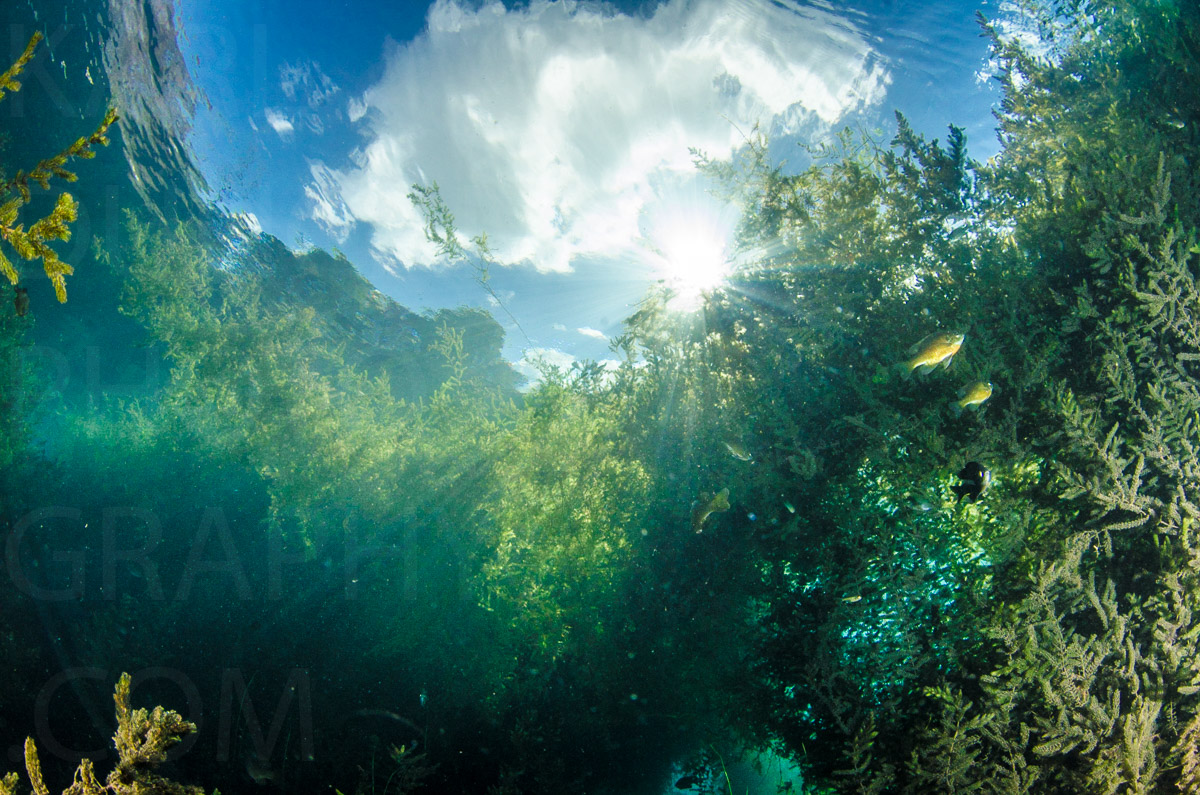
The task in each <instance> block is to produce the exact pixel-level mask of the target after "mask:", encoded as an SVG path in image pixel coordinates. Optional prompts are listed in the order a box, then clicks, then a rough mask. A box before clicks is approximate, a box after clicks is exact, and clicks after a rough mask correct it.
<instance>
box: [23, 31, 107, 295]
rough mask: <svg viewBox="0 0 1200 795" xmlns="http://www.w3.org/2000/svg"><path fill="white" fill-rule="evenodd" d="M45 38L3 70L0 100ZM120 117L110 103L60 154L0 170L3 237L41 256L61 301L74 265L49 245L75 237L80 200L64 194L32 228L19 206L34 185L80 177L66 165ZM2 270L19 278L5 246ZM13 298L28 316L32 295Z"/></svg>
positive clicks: (101, 140)
mask: <svg viewBox="0 0 1200 795" xmlns="http://www.w3.org/2000/svg"><path fill="white" fill-rule="evenodd" d="M41 40H42V34H41V33H35V34H34V35H33V37H32V38H31V39H30V40H29V44H28V45H26V47H25V52H23V53H22V54H21V56H20V57H19V58H18V59H17V61H16V63H14V64H13V65H12V66H11V67H9V69H8V71H6V72H4V74H0V100H2V99H3V98H4V95H5V93H6V92H12V91H20V90H21V83H20V81H18V80H17V78H18V77H19V76H20V75H21V72H22V71H23V70H24V69H25V67H26V65H27V64H28V63H29V61H30V59H32V58H33V54H34V50H36V49H37V46H38V43H39V42H41ZM116 120H117V111H116V109H115V108H109V109H108V112H107V113H105V114H104V119H103V120H102V121H101V122H100V125H99V126H98V127H97V128H96V131H95V132H93V133H92V134H91V135H89V136H87V137H85V138H80V139H79V140H77V141H75V143H73V144H71V145H70V146H68V147H67V148H66V149H64V150H63V151H62V152H59V153H58V154H57V155H54V156H53V157H49V158H46V159H45V160H42V161H40V162H38V163H37V165H35V166H34V167H33V168H32V169H31V170H30V171H28V172H26V171H20V170H18V171H17V172H16V173H15V174H13V175H12V176H11V177H9V176H7V175H5V174H4V172H3V171H0V179H3V180H4V181H3V183H0V202H2V203H0V238H3V239H4V241H5V242H6V243H8V245H9V246H11V247H12V249H13V250H14V251H15V252H16V254H17V256H18V257H19V258H20V259H23V260H26V261H31V262H32V261H36V260H39V259H40V260H41V261H42V269H43V270H44V271H45V272H46V276H47V278H49V279H50V281H51V283H52V284H53V285H54V295H55V296H56V297H57V298H58V301H59V303H64V302H65V301H66V300H67V281H66V277H67V276H70V275H71V274H72V273H73V272H74V270H73V269H72V268H71V266H70V265H68V264H67V263H65V262H63V261H62V260H61V259H59V258H58V254H57V253H55V251H54V249H52V248H50V246H49V245H48V243H49V242H50V241H54V240H59V241H63V242H65V241H67V240H70V239H71V223H72V222H73V221H75V218H76V214H77V213H78V203H77V202H76V201H75V199H74V198H73V197H72V196H71V194H69V193H65V192H64V193H60V194H59V195H58V199H57V200H56V201H55V203H54V209H53V210H51V211H50V213H49V214H47V215H46V216H44V217H43V218H41V219H39V220H37V221H34V222H33V223H32V224H30V226H29V228H28V229H26V228H25V225H24V224H19V223H17V220H18V218H19V217H20V212H21V208H22V207H24V206H25V205H27V204H29V202H30V201H32V199H33V195H32V193H31V191H30V187H31V186H32V185H36V186H37V187H40V188H41V189H42V190H49V189H50V180H52V179H61V180H63V181H64V182H74V181H75V180H76V179H77V177H76V175H75V173H74V172H72V171H68V170H67V168H66V165H67V163H68V162H70V161H71V160H72V159H75V158H82V159H90V158H93V157H95V156H96V153H95V152H94V151H92V147H94V146H97V145H99V146H108V137H107V133H108V128H109V127H111V126H112V125H113V124H114V123H115V122H116ZM0 274H3V275H4V276H5V277H7V278H8V280H9V282H11V283H12V284H13V286H14V287H16V285H17V283H18V282H19V281H20V279H21V277H20V274H19V273H18V272H17V269H16V268H15V267H14V266H13V264H12V261H11V260H9V258H8V257H6V256H5V255H4V252H3V251H0ZM15 302H16V311H17V314H18V315H24V314H25V313H26V312H27V311H28V309H29V298H28V294H27V293H26V292H25V290H24V288H20V287H17V293H16V298H15Z"/></svg>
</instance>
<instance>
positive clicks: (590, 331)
mask: <svg viewBox="0 0 1200 795" xmlns="http://www.w3.org/2000/svg"><path fill="white" fill-rule="evenodd" d="M575 330H576V331H578V332H579V333H580V334H582V335H583V336H585V337H595V338H596V339H598V340H607V339H608V335H607V334H605V333H604V332H603V331H600V330H599V329H594V328H588V327H587V326H584V327H582V328H577V329H575Z"/></svg>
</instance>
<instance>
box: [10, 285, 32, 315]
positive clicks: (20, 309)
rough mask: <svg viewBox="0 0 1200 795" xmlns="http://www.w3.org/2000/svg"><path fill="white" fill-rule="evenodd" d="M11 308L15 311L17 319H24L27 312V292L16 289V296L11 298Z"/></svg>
mask: <svg viewBox="0 0 1200 795" xmlns="http://www.w3.org/2000/svg"><path fill="white" fill-rule="evenodd" d="M13 308H14V309H16V310H17V317H25V315H26V314H27V313H28V312H29V291H28V290H26V289H25V288H24V287H18V288H17V294H16V295H15V296H13Z"/></svg>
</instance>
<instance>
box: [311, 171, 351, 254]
mask: <svg viewBox="0 0 1200 795" xmlns="http://www.w3.org/2000/svg"><path fill="white" fill-rule="evenodd" d="M308 170H309V174H310V175H311V176H312V182H310V183H308V184H307V185H305V186H304V195H305V196H307V197H308V200H309V205H310V211H311V213H312V219H313V220H314V221H316V222H317V224H318V225H319V226H320V227H321V228H322V229H324V230H325V231H326V232H327V233H328V234H329V235H330V236H331V237H333V238H334V239H335V240H337V241H338V242H339V243H341V242H344V241H345V240H346V237H347V236H348V235H349V234H350V230H352V229H353V228H354V216H353V215H352V214H351V213H350V209H349V208H348V207H347V206H346V203H345V202H344V201H342V197H341V193H340V192H339V191H338V188H337V184H336V182H335V178H334V175H333V172H332V171H330V170H329V168H328V167H327V166H326V165H325V164H324V163H321V162H315V163H309V165H308Z"/></svg>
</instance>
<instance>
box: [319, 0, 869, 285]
mask: <svg viewBox="0 0 1200 795" xmlns="http://www.w3.org/2000/svg"><path fill="white" fill-rule="evenodd" d="M601 8H602V7H601V6H599V5H595V4H584V3H579V4H563V3H549V2H533V3H531V4H529V5H528V6H527V7H525V8H521V9H514V10H511V11H510V10H505V9H504V7H503V6H501V5H500V4H499V3H494V4H491V5H488V6H485V7H482V8H480V9H479V10H470V9H468V8H465V7H463V6H461V5H459V4H458V3H457V2H454V0H439V2H437V3H436V4H435V5H434V7H433V8H432V9H431V11H430V14H429V18H428V30H427V32H426V33H425V34H423V35H422V36H420V37H419V38H417V39H415V40H414V41H412V42H409V43H406V44H393V45H392V46H391V47H390V49H389V51H388V53H387V65H386V68H385V72H384V75H383V77H382V78H381V79H380V80H379V82H378V83H376V84H375V85H374V86H373V87H372V88H370V89H369V90H368V91H366V92H365V94H364V95H363V97H362V99H361V104H358V103H352V104H351V105H350V107H349V109H348V114H349V115H350V116H352V117H354V118H359V119H365V121H363V122H362V123H363V125H364V126H365V127H366V128H367V129H366V130H365V133H366V136H367V143H366V144H365V146H363V148H362V149H361V150H360V151H359V153H358V155H357V157H356V158H355V160H354V162H353V164H348V165H347V167H345V168H344V169H341V170H334V171H332V172H330V173H329V174H328V175H327V176H330V177H332V181H333V182H334V184H336V186H337V188H338V189H339V192H340V195H341V198H342V201H343V202H344V203H345V206H346V207H347V208H348V209H349V210H350V212H351V214H352V216H353V218H354V220H355V221H356V222H363V223H365V224H367V225H368V226H369V228H370V231H371V240H372V244H373V246H374V247H375V249H376V251H377V252H379V253H380V254H381V255H382V257H384V258H389V259H393V260H395V261H398V262H402V263H404V264H406V265H418V264H430V263H432V262H433V261H434V259H435V252H434V251H433V249H432V247H431V246H430V245H429V243H428V241H426V239H425V236H424V234H423V228H422V227H423V225H422V222H421V219H420V217H419V215H418V213H417V210H416V209H415V208H414V207H413V206H412V204H411V202H409V200H408V199H407V193H408V191H409V186H410V185H411V184H412V183H414V182H428V181H434V180H436V181H437V182H438V183H439V185H440V186H441V188H442V193H443V196H444V198H445V199H446V201H447V203H448V204H449V206H451V207H452V208H454V212H455V214H456V218H457V221H458V224H459V226H460V229H461V231H462V232H463V233H464V234H467V235H474V234H478V233H480V232H483V231H487V232H488V234H489V243H490V244H491V245H492V247H493V249H494V251H495V252H496V253H497V255H498V256H499V258H500V259H501V260H502V261H504V262H518V261H522V260H529V261H531V262H533V263H534V264H535V265H536V266H537V267H538V268H540V269H542V270H566V269H568V268H569V267H570V264H571V261H572V260H573V259H574V258H576V257H578V256H581V255H586V254H589V253H597V252H606V253H607V252H613V251H619V250H623V249H625V248H627V247H628V245H629V244H630V241H631V240H632V239H633V238H635V237H636V235H637V218H638V215H639V213H640V212H641V210H642V208H643V207H644V206H645V205H646V203H647V202H648V201H649V200H650V198H651V197H652V194H653V187H652V182H653V179H654V178H655V177H656V175H658V176H661V175H664V174H681V173H682V174H686V173H691V171H692V168H693V165H692V156H691V154H690V153H689V147H692V146H695V147H699V148H702V149H704V150H706V151H707V152H709V153H710V154H712V155H714V156H716V157H724V156H727V155H728V154H729V153H730V152H731V151H732V150H733V149H734V148H735V147H737V146H739V145H741V143H742V142H743V140H744V139H743V137H742V133H741V132H739V130H738V128H739V127H740V128H741V129H743V130H748V129H749V128H750V127H752V126H753V125H754V124H755V123H761V124H763V125H764V126H765V127H766V128H767V129H768V130H770V131H771V132H774V133H778V134H787V133H789V132H794V131H795V130H796V129H798V128H799V127H800V126H802V125H811V124H813V123H817V124H820V125H830V124H834V123H836V122H837V121H839V120H840V119H842V118H843V117H844V116H845V115H846V114H847V113H848V112H851V111H854V110H857V109H861V108H863V107H865V106H867V105H870V104H872V103H875V102H877V101H878V100H879V99H880V98H881V97H882V94H883V90H884V88H885V86H886V84H887V75H886V73H885V71H884V69H883V67H882V66H881V63H880V61H879V60H878V59H877V58H875V57H874V56H873V53H872V50H871V48H870V47H869V46H868V45H867V43H866V41H865V40H864V38H863V37H862V36H860V35H858V33H857V32H856V31H855V29H854V28H853V26H852V25H851V24H849V23H848V22H847V21H846V20H845V19H842V18H838V17H835V16H834V15H832V14H830V13H828V12H826V11H823V10H820V9H816V8H812V7H807V6H802V5H799V4H797V3H793V2H775V3H770V2H757V1H754V2H752V1H751V0H745V1H744V2H733V3H731V2H718V0H698V2H684V1H683V0H669V1H668V2H665V3H663V4H662V5H661V6H659V7H658V8H657V9H656V10H655V11H654V13H653V15H651V16H647V17H644V18H634V17H628V16H623V15H619V14H612V13H609V12H607V11H603V10H601ZM731 122H732V123H731ZM318 195H321V196H324V201H325V203H332V201H331V194H330V192H329V190H328V184H326V185H325V186H323V187H322V189H321V190H320V191H318ZM313 210H314V213H313V217H314V220H317V221H318V223H322V224H324V225H326V226H327V228H328V227H329V224H328V221H327V216H328V212H327V208H326V207H324V206H323V205H322V203H321V202H320V201H318V202H314V206H313ZM337 220H338V221H339V223H338V224H334V225H333V227H332V230H331V231H335V232H336V233H340V234H345V232H346V231H347V229H346V227H345V226H344V224H341V222H342V221H343V220H344V216H337Z"/></svg>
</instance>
